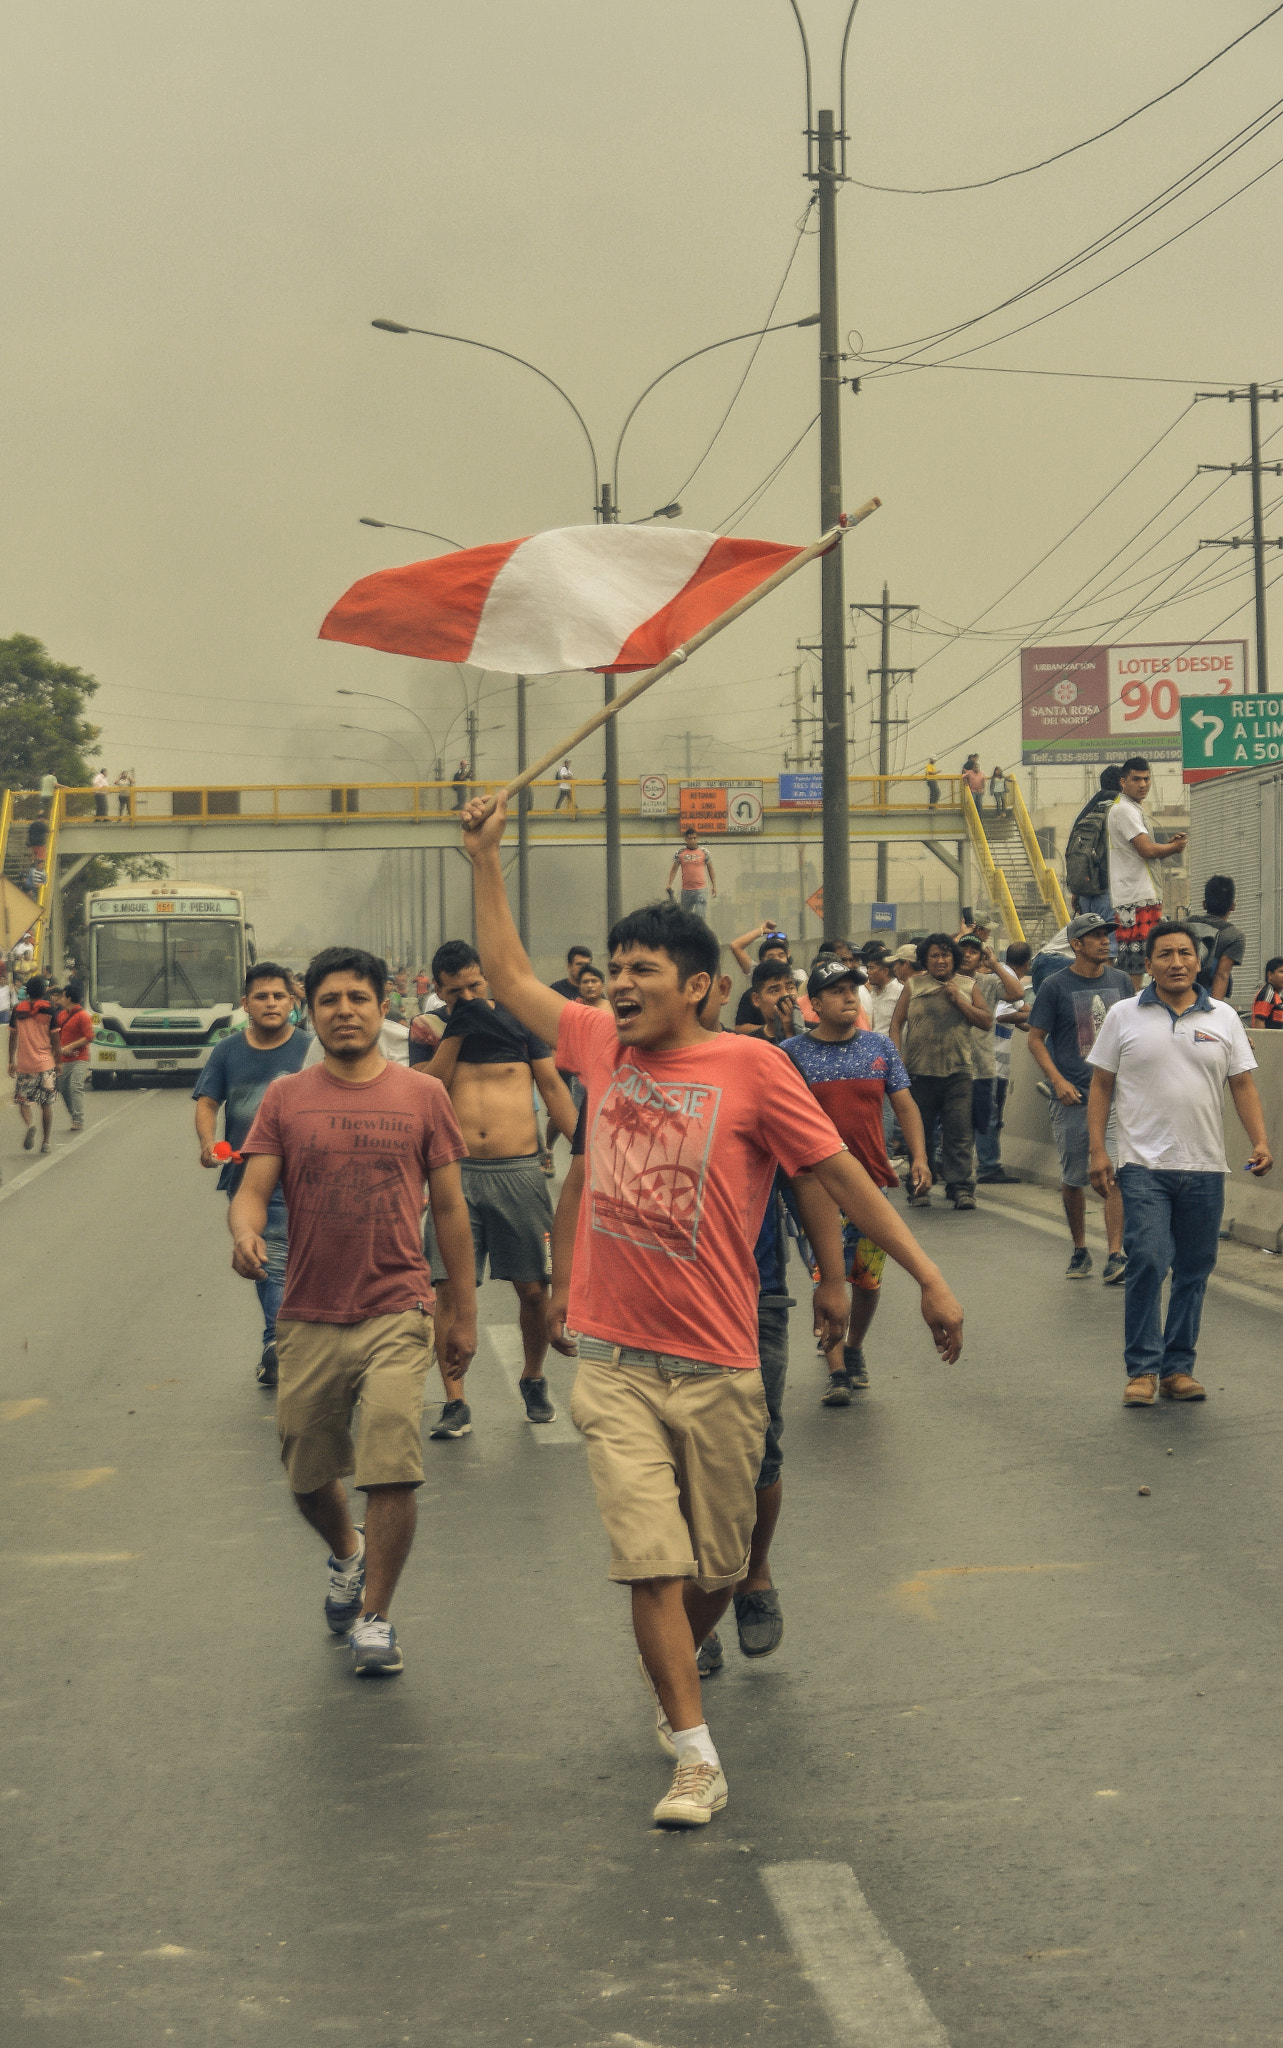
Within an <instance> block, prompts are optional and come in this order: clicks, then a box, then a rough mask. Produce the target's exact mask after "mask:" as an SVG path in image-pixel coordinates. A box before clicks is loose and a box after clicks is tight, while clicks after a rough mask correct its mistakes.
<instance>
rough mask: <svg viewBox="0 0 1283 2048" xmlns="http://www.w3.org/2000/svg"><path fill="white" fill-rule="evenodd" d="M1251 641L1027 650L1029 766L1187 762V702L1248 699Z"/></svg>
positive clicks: (1023, 702)
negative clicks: (1137, 757)
mask: <svg viewBox="0 0 1283 2048" xmlns="http://www.w3.org/2000/svg"><path fill="white" fill-rule="evenodd" d="M1247 689H1248V673H1247V642H1246V640H1204V641H1202V642H1200V643H1199V644H1198V645H1197V646H1191V645H1190V644H1189V642H1187V641H1184V640H1170V641H1159V642H1155V643H1150V644H1145V645H1140V644H1137V645H1133V646H1127V647H1022V648H1021V650H1020V708H1021V758H1022V760H1023V761H1024V763H1025V765H1026V766H1027V767H1028V766H1031V765H1032V766H1039V765H1042V766H1049V765H1051V764H1052V763H1054V762H1057V761H1059V762H1063V763H1069V764H1071V765H1072V764H1075V763H1087V764H1093V763H1095V764H1103V763H1104V762H1107V761H1125V760H1126V759H1127V757H1128V755H1129V754H1143V755H1144V756H1145V758H1146V760H1149V761H1179V760H1180V758H1181V699H1182V697H1207V696H1212V695H1217V696H1231V695H1234V696H1243V695H1245V694H1246V692H1247Z"/></svg>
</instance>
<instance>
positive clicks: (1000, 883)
mask: <svg viewBox="0 0 1283 2048" xmlns="http://www.w3.org/2000/svg"><path fill="white" fill-rule="evenodd" d="M962 815H963V817H964V818H965V819H966V821H967V835H968V837H969V838H970V840H971V850H972V852H973V853H974V854H975V856H976V859H977V860H978V861H979V863H980V872H981V874H982V875H983V876H984V878H985V886H986V888H987V889H988V891H989V895H990V897H991V898H992V900H993V902H994V903H995V904H996V905H997V908H998V915H999V916H1000V917H1001V919H1002V921H1003V924H1004V925H1005V926H1006V928H1007V931H1008V933H1009V934H1010V936H1011V937H1012V938H1013V939H1015V940H1017V941H1020V940H1023V938H1024V936H1025V930H1024V926H1023V925H1022V924H1021V922H1020V919H1019V917H1018V915H1017V913H1016V906H1015V902H1014V900H1013V898H1012V894H1011V890H1010V889H1009V887H1008V886H1007V877H1006V876H1005V875H1004V874H1003V872H1002V869H1001V868H1000V867H999V866H998V863H997V861H996V860H995V859H994V857H993V849H992V847H991V846H990V844H989V841H988V840H987V839H986V837H985V828H984V826H983V825H982V824H981V822H980V813H979V811H978V810H977V809H976V800H975V798H974V797H973V796H972V794H971V791H970V790H969V789H967V788H966V787H965V786H964V788H963V791H962Z"/></svg>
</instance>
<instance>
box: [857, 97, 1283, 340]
mask: <svg viewBox="0 0 1283 2048" xmlns="http://www.w3.org/2000/svg"><path fill="white" fill-rule="evenodd" d="M1281 114H1283V100H1274V101H1272V102H1271V103H1270V105H1269V106H1267V107H1266V108H1265V109H1264V110H1263V111H1262V112H1261V113H1259V114H1255V115H1254V116H1253V117H1252V119H1251V120H1250V121H1249V122H1247V123H1246V125H1245V126H1244V127H1242V128H1240V129H1238V130H1236V132H1235V133H1234V134H1233V135H1231V136H1229V137H1228V138H1227V139H1226V140H1225V141H1224V142H1220V143H1218V144H1217V146H1216V148H1215V149H1213V150H1211V151H1210V152H1209V153H1208V155H1207V156H1205V157H1202V158H1200V160H1199V162H1198V163H1196V164H1194V165H1193V166H1192V167H1191V169H1189V170H1188V171H1183V172H1182V173H1181V175H1180V176H1179V177H1178V178H1175V179H1173V181H1172V183H1171V184H1170V185H1165V186H1163V187H1162V189H1161V190H1160V191H1158V192H1156V193H1155V194H1154V196H1153V197H1152V198H1150V199H1147V200H1145V201H1144V202H1143V203H1142V204H1141V205H1140V206H1138V207H1136V208H1135V209H1134V210H1133V211H1132V212H1131V213H1129V214H1125V215H1124V216H1123V218H1122V220H1120V221H1117V222H1115V224H1114V226H1113V227H1111V228H1107V229H1106V230H1105V231H1104V232H1103V233H1102V234H1099V235H1097V236H1096V237H1095V239H1094V240H1093V241H1091V242H1088V243H1086V244H1085V245H1084V246H1083V247H1082V248H1081V249H1079V250H1078V251H1077V252H1076V253H1075V254H1074V255H1072V256H1067V257H1065V258H1064V259H1063V261H1062V262H1060V263H1058V264H1056V265H1055V266H1054V268H1053V269H1051V270H1049V271H1046V272H1045V273H1044V274H1043V276H1041V277H1039V278H1036V279H1035V280H1034V282H1033V283H1032V284H1027V285H1023V286H1022V287H1021V289H1020V290H1019V291H1017V292H1012V293H1010V294H1009V295H1008V296H1007V297H1006V298H1005V299H1000V300H999V301H998V302H997V304H996V305H993V306H990V307H989V308H988V309H987V310H986V311H985V312H983V313H974V314H972V315H971V316H970V317H969V318H967V319H966V320H959V321H956V322H955V323H954V324H953V325H952V326H950V327H942V328H939V329H937V330H936V331H935V332H934V333H931V334H920V335H916V336H914V337H913V338H912V339H910V340H908V341H897V342H891V343H889V344H886V347H889V348H891V349H894V350H905V351H909V352H911V353H921V351H922V350H923V349H925V348H930V347H933V346H934V345H935V344H936V343H938V342H944V341H950V340H952V339H953V338H954V337H955V336H956V335H959V334H963V333H965V332H966V331H967V330H968V329H969V328H972V327H978V326H979V325H980V324H981V323H982V322H983V321H985V320H989V319H992V318H993V316H994V315H995V314H996V313H1002V312H1005V311H1006V309H1007V308H1008V307H1009V306H1015V305H1019V303H1020V302H1021V300H1022V299H1027V298H1030V297H1032V296H1033V294H1034V293H1035V292H1038V291H1042V290H1043V289H1044V288H1045V287H1046V286H1048V285H1052V284H1055V283H1057V282H1058V281H1059V280H1060V279H1061V278H1064V277H1067V276H1069V275H1070V274H1071V272H1073V271H1074V270H1077V269H1080V268H1081V267H1082V265H1083V264H1085V263H1088V262H1090V261H1091V260H1092V259H1093V258H1094V257H1096V256H1100V255H1103V254H1104V252H1105V251H1106V250H1107V249H1109V248H1112V247H1113V246H1114V244H1115V243H1117V242H1119V241H1122V240H1123V239H1124V238H1125V237H1126V236H1127V235H1130V234H1133V233H1134V232H1135V231H1136V229H1137V228H1140V227H1143V226H1146V225H1147V224H1148V223H1149V221H1151V220H1153V219H1155V218H1156V216H1157V215H1158V214H1159V213H1162V212H1164V211H1165V210H1166V209H1167V207H1169V206H1171V205H1174V204H1175V202H1176V200H1177V199H1180V198H1183V197H1184V196H1185V194H1186V192H1190V191H1193V190H1194V188H1195V187H1196V186H1197V185H1200V184H1202V183H1203V181H1204V180H1205V179H1206V178H1209V177H1211V176H1212V175H1213V174H1214V172H1216V171H1217V170H1219V169H1220V168H1221V167H1222V165H1223V164H1226V163H1228V162H1229V161H1230V159H1231V158H1232V157H1234V156H1237V155H1238V154H1239V152H1240V150H1243V149H1246V148H1247V147H1248V146H1249V144H1250V143H1252V142H1254V141H1256V139H1257V137H1258V136H1259V135H1263V134H1264V133H1265V131H1266V129H1267V128H1270V127H1272V126H1273V124H1274V122H1275V121H1277V120H1278V119H1279V118H1280V115H1281ZM1275 169H1277V164H1271V165H1269V166H1268V168H1267V170H1266V171H1263V172H1261V173H1259V174H1258V177H1257V178H1252V179H1249V180H1248V182H1247V183H1246V184H1245V185H1243V186H1241V187H1240V188H1239V190H1238V191H1236V192H1232V193H1231V194H1230V195H1229V198H1228V199H1224V200H1222V201H1220V203H1219V205H1218V206H1215V207H1212V208H1211V209H1210V210H1209V212H1208V213H1206V214H1201V215H1200V216H1199V218H1198V220H1194V221H1191V222H1189V224H1188V226H1186V227H1184V228H1181V229H1180V230H1178V232H1177V234H1175V235H1172V236H1169V238H1168V241H1166V242H1160V243H1159V244H1158V247H1157V248H1155V249H1151V250H1148V251H1147V252H1146V254H1145V255H1144V256H1140V257H1137V258H1136V261H1135V262H1134V263H1130V264H1127V265H1125V266H1124V268H1123V269H1122V270H1119V271H1116V272H1114V273H1113V274H1112V276H1111V277H1108V278H1103V279H1101V280H1100V282H1099V283H1098V284H1096V285H1093V286H1091V287H1090V291H1099V290H1100V289H1101V288H1102V287H1103V286H1104V285H1106V284H1110V283H1112V282H1113V281H1114V278H1115V277H1122V276H1124V275H1125V274H1126V272H1127V271H1128V270H1133V269H1135V268H1136V265H1137V264H1138V263H1143V262H1147V261H1148V259H1149V257H1150V256H1154V255H1157V254H1158V253H1159V251H1160V250H1162V249H1165V248H1167V247H1169V245H1170V243H1171V242H1173V241H1178V240H1179V239H1180V236H1181V235H1184V234H1188V233H1189V232H1190V229H1191V228H1195V227H1198V226H1199V225H1200V223H1201V222H1202V221H1203V220H1208V219H1210V218H1211V215H1212V214H1213V213H1216V212H1219V211H1220V208H1221V207H1222V206H1228V205H1229V204H1230V203H1231V202H1232V201H1233V200H1234V199H1237V198H1239V197H1241V195H1242V193H1243V192H1246V191H1248V190H1249V189H1250V187H1251V186H1252V185H1254V184H1256V183H1258V182H1259V178H1260V177H1265V176H1268V174H1269V171H1271V170H1275ZM1089 295H1090V292H1083V293H1079V294H1078V298H1085V297H1088V296H1089ZM1075 304H1077V298H1074V299H1069V300H1066V301H1065V302H1064V305H1075ZM1064 305H1062V306H1060V307H1056V308H1053V309H1052V310H1053V312H1061V311H1063V310H1064ZM1050 317H1051V314H1049V313H1047V314H1040V315H1039V316H1038V318H1039V319H1040V320H1041V319H1049V318H1050ZM1036 324H1037V322H1036V321H1028V322H1026V323H1025V325H1026V326H1034V325H1036ZM1024 331H1025V330H1024V327H1023V326H1022V327H1014V328H1011V329H1009V330H1008V331H1007V334H1004V335H996V336H994V338H993V341H992V342H987V343H985V344H983V345H984V346H985V347H992V346H994V345H995V344H996V343H997V342H998V341H999V340H1006V339H1007V338H1008V336H1009V335H1011V334H1021V333H1023V332H1024ZM881 353H882V351H879V354H881ZM966 353H968V351H966V350H960V351H959V354H966ZM908 360H909V357H908V356H906V355H897V356H895V357H893V358H892V359H891V360H890V361H889V362H888V363H887V365H886V367H887V368H888V369H891V368H898V367H900V366H901V365H902V364H904V363H906V362H907V361H908ZM874 374H883V372H881V371H878V372H875V373H874Z"/></svg>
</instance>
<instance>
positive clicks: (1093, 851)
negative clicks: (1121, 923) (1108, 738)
mask: <svg viewBox="0 0 1283 2048" xmlns="http://www.w3.org/2000/svg"><path fill="white" fill-rule="evenodd" d="M1118 773H1119V772H1118V769H1117V768H1116V767H1115V766H1114V765H1113V764H1112V762H1111V764H1110V766H1109V767H1108V768H1103V769H1102V770H1101V775H1100V788H1099V789H1098V790H1097V792H1096V794H1095V796H1094V797H1092V798H1091V800H1090V802H1088V803H1085V804H1084V805H1083V807H1082V809H1081V811H1079V813H1078V816H1077V817H1076V818H1075V819H1074V822H1073V824H1072V825H1071V826H1070V828H1069V837H1068V839H1067V840H1066V841H1065V882H1066V885H1067V887H1068V889H1069V891H1070V893H1071V895H1072V896H1073V899H1074V901H1073V910H1074V915H1075V916H1079V915H1080V914H1081V915H1082V916H1086V915H1087V914H1088V913H1089V912H1094V913H1095V915H1096V916H1097V917H1112V916H1113V914H1114V907H1113V904H1112V903H1111V902H1110V900H1109V813H1110V810H1111V809H1112V807H1113V804H1114V801H1115V799H1116V798H1117V796H1118Z"/></svg>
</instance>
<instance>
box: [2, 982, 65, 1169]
mask: <svg viewBox="0 0 1283 2048" xmlns="http://www.w3.org/2000/svg"><path fill="white" fill-rule="evenodd" d="M15 951H16V948H15ZM55 1040H56V1033H55V1030H54V1011H53V1004H52V1003H51V1002H50V1001H49V998H48V996H47V995H46V994H45V979H44V976H43V975H42V974H32V975H29V976H28V978H27V986H26V990H25V992H24V995H23V998H22V1001H21V1002H20V1003H15V1004H14V1006H13V1008H12V1009H11V1010H10V1012H9V1078H10V1080H11V1081H12V1082H13V1099H14V1101H15V1102H16V1103H17V1105H18V1114H19V1116H20V1117H21V1118H22V1121H23V1123H24V1124H25V1125H26V1126H27V1135H26V1137H25V1138H24V1139H23V1141H22V1148H23V1151H24V1152H30V1150H31V1148H32V1146H33V1145H34V1144H35V1142H36V1127H35V1124H34V1123H33V1122H32V1109H33V1107H34V1108H36V1109H38V1110H39V1111H40V1129H41V1144H40V1150H41V1152H42V1153H45V1152H48V1151H49V1149H50V1139H51V1136H52V1133H53V1106H54V1103H55V1101H56V1100H57V1095H58V1056H57V1054H56V1053H55V1051H54V1044H55Z"/></svg>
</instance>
